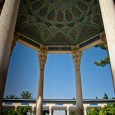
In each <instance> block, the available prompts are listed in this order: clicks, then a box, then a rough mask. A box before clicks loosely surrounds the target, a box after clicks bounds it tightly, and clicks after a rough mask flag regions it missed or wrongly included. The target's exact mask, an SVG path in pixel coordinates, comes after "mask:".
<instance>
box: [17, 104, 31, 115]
mask: <svg viewBox="0 0 115 115" xmlns="http://www.w3.org/2000/svg"><path fill="white" fill-rule="evenodd" d="M17 112H18V115H27V112H30V113H32V107H30V106H23V107H20V108H19V109H18V111H17Z"/></svg>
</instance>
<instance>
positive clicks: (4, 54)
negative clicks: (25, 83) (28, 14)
mask: <svg viewBox="0 0 115 115" xmlns="http://www.w3.org/2000/svg"><path fill="white" fill-rule="evenodd" d="M19 3H20V0H5V3H4V6H3V9H2V12H1V15H0V108H1V106H2V98H3V96H4V89H5V84H6V76H7V68H8V63H9V57H10V53H11V44H12V40H13V35H14V29H15V24H16V17H17V13H18V8H19Z"/></svg>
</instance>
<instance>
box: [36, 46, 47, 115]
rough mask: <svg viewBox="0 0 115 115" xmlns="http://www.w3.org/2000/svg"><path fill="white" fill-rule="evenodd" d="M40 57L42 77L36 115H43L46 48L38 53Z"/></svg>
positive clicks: (40, 76) (40, 77)
mask: <svg viewBox="0 0 115 115" xmlns="http://www.w3.org/2000/svg"><path fill="white" fill-rule="evenodd" d="M38 57H39V64H40V75H39V84H38V95H37V100H36V115H42V105H43V104H42V103H43V86H44V67H45V63H46V58H47V50H46V49H45V48H41V49H40V51H39V53H38Z"/></svg>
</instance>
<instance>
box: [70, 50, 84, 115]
mask: <svg viewBox="0 0 115 115" xmlns="http://www.w3.org/2000/svg"><path fill="white" fill-rule="evenodd" d="M72 55H73V61H74V64H75V73H76V74H75V81H76V107H77V108H76V109H77V114H78V115H83V100H82V85H81V74H80V62H81V55H82V52H81V51H79V50H78V49H75V50H73V51H72Z"/></svg>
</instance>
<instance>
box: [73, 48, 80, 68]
mask: <svg viewBox="0 0 115 115" xmlns="http://www.w3.org/2000/svg"><path fill="white" fill-rule="evenodd" d="M72 56H73V61H74V64H75V67H76V69H77V70H80V63H81V56H82V52H81V51H80V50H79V49H74V50H72Z"/></svg>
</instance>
